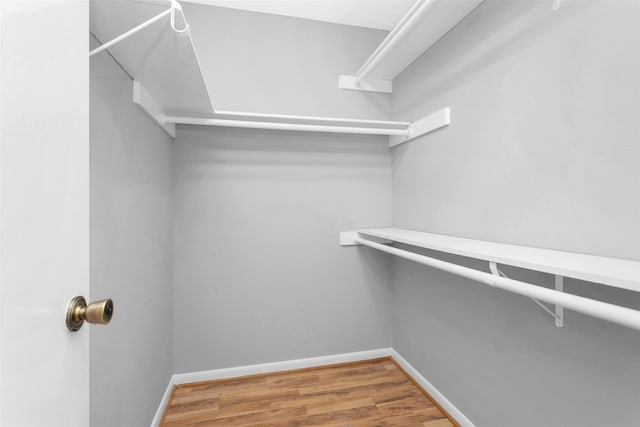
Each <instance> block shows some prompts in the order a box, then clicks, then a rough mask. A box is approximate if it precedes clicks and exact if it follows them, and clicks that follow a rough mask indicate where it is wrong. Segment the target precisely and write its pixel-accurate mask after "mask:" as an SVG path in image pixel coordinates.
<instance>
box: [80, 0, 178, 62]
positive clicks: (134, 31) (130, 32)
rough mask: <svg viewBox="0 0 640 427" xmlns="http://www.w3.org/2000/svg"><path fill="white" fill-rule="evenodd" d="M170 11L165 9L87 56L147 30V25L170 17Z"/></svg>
mask: <svg viewBox="0 0 640 427" xmlns="http://www.w3.org/2000/svg"><path fill="white" fill-rule="evenodd" d="M172 10H173V9H171V8H170V9H167V10H165V11H164V12H162V13H159V14H157V15H156V16H154V17H153V18H151V19H149V20H148V21H145V22H143V23H142V24H140V25H138V26H137V27H134V28H132V29H130V30H129V31H127V32H126V33H124V34H121V35H119V36H118V37H116V38H115V39H112V40H109V41H108V42H106V43H105V44H103V45H102V46H100V47H97V48H95V49H93V50H92V51H91V52H89V56H90V57H91V56H93V55H95V54H97V53H100V52H102V51H103V50H106V49H109V48H110V47H111V46H113V45H114V44H116V43H118V42H121V41H122V40H124V39H126V38H127V37H130V36H132V35H134V34H135V33H137V32H138V31H140V30H144V29H145V28H147V27H148V26H149V25H151V24H153V23H154V22H156V21H159V20H161V19H162V18H164V17H165V16H168V15H170V14H171V11H172Z"/></svg>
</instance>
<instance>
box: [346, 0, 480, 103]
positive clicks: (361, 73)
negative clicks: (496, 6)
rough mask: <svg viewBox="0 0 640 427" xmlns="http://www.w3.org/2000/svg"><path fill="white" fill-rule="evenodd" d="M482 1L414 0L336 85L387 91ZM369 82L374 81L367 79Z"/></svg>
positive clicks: (347, 87)
mask: <svg viewBox="0 0 640 427" xmlns="http://www.w3.org/2000/svg"><path fill="white" fill-rule="evenodd" d="M483 1H484V0H455V1H451V0H418V1H416V3H415V4H414V5H413V7H411V9H409V11H408V12H407V13H406V14H405V16H404V17H403V18H402V19H401V20H400V22H398V24H397V25H396V26H395V28H394V29H393V30H392V31H391V32H390V33H389V34H388V35H387V37H386V38H385V39H384V40H383V41H382V43H381V44H380V45H379V46H378V48H377V49H376V50H375V51H374V52H373V53H372V54H371V56H370V57H369V58H368V59H367V60H366V61H365V63H364V64H363V65H362V67H360V69H359V70H358V72H357V73H356V74H355V76H340V80H339V82H340V87H341V88H344V89H350V90H364V91H369V92H383V93H385V92H386V93H388V92H391V90H392V82H393V79H395V78H396V77H397V76H398V74H400V73H401V72H402V71H403V70H404V69H405V68H407V67H408V66H409V65H410V64H411V63H413V61H415V60H416V59H417V58H418V57H419V56H420V55H422V54H423V53H424V52H426V51H427V50H428V49H429V48H431V47H432V46H433V45H434V44H435V43H436V42H437V41H438V40H440V38H441V37H442V36H444V35H445V34H446V33H447V32H449V30H451V29H452V28H453V27H455V26H456V25H457V24H458V23H459V22H460V21H462V20H463V19H464V18H465V17H466V16H467V15H468V14H469V13H471V11H472V10H473V9H475V8H476V7H478V5H480V3H482V2H483ZM370 81H373V82H375V84H370V83H368V82H370Z"/></svg>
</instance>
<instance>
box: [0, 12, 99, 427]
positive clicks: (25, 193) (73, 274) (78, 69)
mask: <svg viewBox="0 0 640 427" xmlns="http://www.w3.org/2000/svg"><path fill="white" fill-rule="evenodd" d="M0 18H1V19H0V138H1V140H0V150H1V151H0V220H1V229H0V233H1V235H0V243H1V246H0V426H2V427H31V426H34V427H35V426H37V427H56V426H61V427H62V426H64V427H87V426H88V425H89V327H88V326H87V325H85V326H84V327H83V328H82V329H81V330H80V331H78V332H76V333H72V332H69V331H68V330H67V328H66V326H65V308H66V304H67V301H68V300H69V299H70V298H71V297H72V296H74V295H84V296H87V297H88V296H89V61H88V57H87V52H88V49H89V4H88V0H50V1H34V0H17V1H16V0H0Z"/></svg>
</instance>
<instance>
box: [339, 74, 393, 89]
mask: <svg viewBox="0 0 640 427" xmlns="http://www.w3.org/2000/svg"><path fill="white" fill-rule="evenodd" d="M338 87H339V88H340V89H347V90H360V91H364V92H378V93H391V92H393V81H392V80H384V79H370V78H366V79H359V78H358V77H356V76H347V75H344V74H343V75H341V76H338Z"/></svg>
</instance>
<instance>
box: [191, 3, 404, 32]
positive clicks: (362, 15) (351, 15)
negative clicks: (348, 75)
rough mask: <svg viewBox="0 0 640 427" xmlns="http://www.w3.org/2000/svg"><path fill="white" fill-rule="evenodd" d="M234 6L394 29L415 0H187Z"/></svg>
mask: <svg viewBox="0 0 640 427" xmlns="http://www.w3.org/2000/svg"><path fill="white" fill-rule="evenodd" d="M183 1H185V2H189V3H200V4H207V5H212V6H220V7H227V8H231V9H241V10H249V11H254V12H262V13H270V14H274V15H283V16H293V17H297V18H305V19H312V20H315V21H325V22H333V23H337V24H345V25H355V26H358V27H367V28H376V29H380V30H387V31H389V30H391V29H392V28H393V27H394V26H395V25H396V23H397V22H398V21H399V20H400V18H402V16H403V15H404V14H405V12H406V11H407V10H409V8H410V7H411V5H412V4H413V3H414V2H415V0H183Z"/></svg>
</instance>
